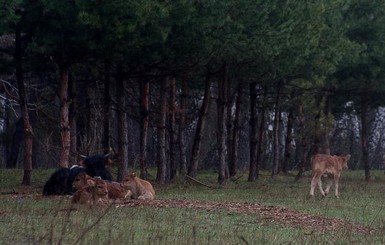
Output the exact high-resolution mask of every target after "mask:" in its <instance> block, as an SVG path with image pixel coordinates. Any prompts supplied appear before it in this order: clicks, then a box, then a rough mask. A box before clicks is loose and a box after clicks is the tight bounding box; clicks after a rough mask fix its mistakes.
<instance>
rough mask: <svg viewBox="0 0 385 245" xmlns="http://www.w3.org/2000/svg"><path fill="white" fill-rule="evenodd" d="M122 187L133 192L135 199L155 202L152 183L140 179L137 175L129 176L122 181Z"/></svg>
mask: <svg viewBox="0 0 385 245" xmlns="http://www.w3.org/2000/svg"><path fill="white" fill-rule="evenodd" d="M122 186H123V187H124V188H126V189H127V190H129V191H131V193H132V198H133V199H139V200H154V198H155V190H154V188H153V187H152V185H151V183H150V182H148V181H146V180H143V179H141V178H138V177H137V176H136V174H135V173H131V174H128V175H127V176H126V177H124V179H123V181H122Z"/></svg>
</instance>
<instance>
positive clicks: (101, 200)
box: [72, 177, 108, 205]
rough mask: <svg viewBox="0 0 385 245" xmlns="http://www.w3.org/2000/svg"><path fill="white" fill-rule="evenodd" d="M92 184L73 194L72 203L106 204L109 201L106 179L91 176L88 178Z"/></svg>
mask: <svg viewBox="0 0 385 245" xmlns="http://www.w3.org/2000/svg"><path fill="white" fill-rule="evenodd" d="M87 181H88V183H89V184H90V185H88V186H85V187H83V188H81V189H78V190H77V191H76V192H75V194H74V195H73V196H72V203H78V204H89V205H97V204H106V203H107V202H108V189H107V184H106V182H104V180H102V179H99V178H91V177H90V179H88V180H87Z"/></svg>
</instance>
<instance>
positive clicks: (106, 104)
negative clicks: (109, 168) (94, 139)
mask: <svg viewBox="0 0 385 245" xmlns="http://www.w3.org/2000/svg"><path fill="white" fill-rule="evenodd" d="M104 72H105V74H104V91H103V93H104V96H103V97H104V98H103V139H102V146H103V149H104V154H108V153H109V152H110V103H111V96H110V80H111V79H110V65H109V63H108V62H107V63H106V65H105V70H104Z"/></svg>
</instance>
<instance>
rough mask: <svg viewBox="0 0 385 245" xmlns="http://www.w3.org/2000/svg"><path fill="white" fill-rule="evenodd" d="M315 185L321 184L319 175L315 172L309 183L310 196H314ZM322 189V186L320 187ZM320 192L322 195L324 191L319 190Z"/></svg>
mask: <svg viewBox="0 0 385 245" xmlns="http://www.w3.org/2000/svg"><path fill="white" fill-rule="evenodd" d="M317 185H319V186H320V185H321V175H318V174H315V175H314V176H313V178H312V180H311V184H310V196H314V189H315V187H316V186H317ZM321 189H322V187H321ZM321 194H322V195H323V196H324V195H325V193H324V192H323V190H322V191H321Z"/></svg>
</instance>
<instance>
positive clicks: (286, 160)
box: [282, 93, 294, 173]
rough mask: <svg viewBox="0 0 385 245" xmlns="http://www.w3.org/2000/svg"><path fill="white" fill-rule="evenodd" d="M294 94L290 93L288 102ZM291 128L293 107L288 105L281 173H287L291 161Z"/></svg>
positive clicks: (292, 124)
mask: <svg viewBox="0 0 385 245" xmlns="http://www.w3.org/2000/svg"><path fill="white" fill-rule="evenodd" d="M293 98H294V94H293V93H292V94H291V96H290V100H291V101H293ZM293 126H294V106H293V105H290V108H289V115H288V118H287V126H286V138H285V153H284V160H283V162H282V172H284V173H287V172H288V167H289V163H290V160H291V142H292V141H293V132H292V131H293Z"/></svg>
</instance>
